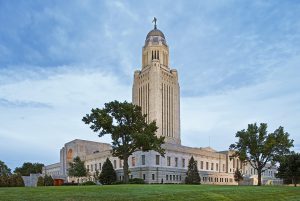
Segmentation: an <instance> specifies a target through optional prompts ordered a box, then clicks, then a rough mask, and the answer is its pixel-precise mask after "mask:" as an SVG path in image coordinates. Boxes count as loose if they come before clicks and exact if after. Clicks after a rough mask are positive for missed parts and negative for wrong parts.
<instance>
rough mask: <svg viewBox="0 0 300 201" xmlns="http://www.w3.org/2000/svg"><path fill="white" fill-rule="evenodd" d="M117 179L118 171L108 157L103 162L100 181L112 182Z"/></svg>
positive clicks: (104, 182) (103, 182)
mask: <svg viewBox="0 0 300 201" xmlns="http://www.w3.org/2000/svg"><path fill="white" fill-rule="evenodd" d="M116 180H117V174H116V171H115V170H114V168H113V165H112V163H111V161H110V160H109V159H108V158H107V159H106V161H105V162H104V163H103V166H102V171H101V173H100V177H99V181H100V182H101V183H102V184H112V183H113V182H115V181H116Z"/></svg>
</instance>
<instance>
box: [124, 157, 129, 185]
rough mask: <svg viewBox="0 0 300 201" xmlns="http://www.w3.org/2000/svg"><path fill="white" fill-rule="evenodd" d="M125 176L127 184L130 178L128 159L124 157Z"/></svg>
mask: <svg viewBox="0 0 300 201" xmlns="http://www.w3.org/2000/svg"><path fill="white" fill-rule="evenodd" d="M123 174H124V183H125V184H127V183H128V181H129V178H128V177H129V176H128V157H124V164H123Z"/></svg>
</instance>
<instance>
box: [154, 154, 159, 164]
mask: <svg viewBox="0 0 300 201" xmlns="http://www.w3.org/2000/svg"><path fill="white" fill-rule="evenodd" d="M155 162H156V163H155V164H156V165H159V155H156V160H155Z"/></svg>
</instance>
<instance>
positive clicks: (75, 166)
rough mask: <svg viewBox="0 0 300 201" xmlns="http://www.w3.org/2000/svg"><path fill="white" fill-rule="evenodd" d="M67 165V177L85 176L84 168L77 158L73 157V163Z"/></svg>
mask: <svg viewBox="0 0 300 201" xmlns="http://www.w3.org/2000/svg"><path fill="white" fill-rule="evenodd" d="M69 165H70V168H69V169H68V175H69V176H71V177H77V178H78V177H85V176H87V170H86V168H85V166H84V162H83V161H81V160H80V158H79V156H77V157H75V158H74V159H73V162H72V163H69ZM78 180H79V178H78ZM77 182H78V181H77Z"/></svg>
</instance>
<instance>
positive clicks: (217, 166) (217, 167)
mask: <svg viewBox="0 0 300 201" xmlns="http://www.w3.org/2000/svg"><path fill="white" fill-rule="evenodd" d="M216 170H217V171H219V164H218V163H216Z"/></svg>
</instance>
